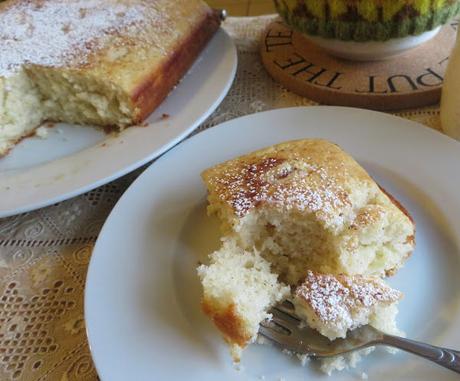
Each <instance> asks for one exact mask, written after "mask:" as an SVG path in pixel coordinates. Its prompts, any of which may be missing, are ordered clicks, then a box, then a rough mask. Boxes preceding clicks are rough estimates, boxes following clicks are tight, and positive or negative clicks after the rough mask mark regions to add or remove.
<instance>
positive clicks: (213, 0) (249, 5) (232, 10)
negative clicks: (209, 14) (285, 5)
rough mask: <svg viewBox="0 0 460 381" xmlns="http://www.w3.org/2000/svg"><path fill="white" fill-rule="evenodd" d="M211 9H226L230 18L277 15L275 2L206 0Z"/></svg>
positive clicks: (268, 0)
mask: <svg viewBox="0 0 460 381" xmlns="http://www.w3.org/2000/svg"><path fill="white" fill-rule="evenodd" d="M206 1H207V2H208V4H209V5H210V6H211V7H214V8H225V9H226V10H227V12H228V14H229V16H259V15H265V14H270V13H275V6H274V5H273V0H206Z"/></svg>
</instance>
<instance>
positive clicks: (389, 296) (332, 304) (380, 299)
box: [293, 271, 402, 340]
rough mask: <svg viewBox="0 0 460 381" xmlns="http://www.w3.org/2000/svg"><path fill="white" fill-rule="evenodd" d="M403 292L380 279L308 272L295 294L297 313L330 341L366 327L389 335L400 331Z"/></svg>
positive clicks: (294, 301)
mask: <svg viewBox="0 0 460 381" xmlns="http://www.w3.org/2000/svg"><path fill="white" fill-rule="evenodd" d="M401 298H402V293H401V292H400V291H397V290H395V289H393V288H391V287H390V286H388V285H386V284H385V283H384V281H383V280H381V279H380V278H377V277H364V276H361V275H354V276H345V275H336V276H334V275H331V274H318V273H313V272H312V271H308V274H307V277H306V279H305V281H304V282H303V283H302V284H301V285H300V286H299V287H297V289H296V290H295V292H294V298H293V303H294V306H295V311H296V314H297V315H298V316H299V317H301V318H302V319H303V320H304V321H306V322H307V324H308V325H309V326H310V327H311V328H314V329H316V330H318V331H319V332H320V333H321V334H322V335H324V336H326V337H327V338H329V339H330V340H335V339H336V338H345V337H346V335H347V332H348V331H351V330H353V329H355V328H358V327H360V326H362V325H366V324H370V325H372V326H373V327H375V328H377V329H379V330H381V331H383V332H385V333H388V334H400V333H401V332H400V331H399V330H398V329H397V328H396V322H395V317H396V314H397V312H398V309H397V303H398V302H399V300H400V299H401Z"/></svg>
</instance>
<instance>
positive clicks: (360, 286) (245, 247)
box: [198, 139, 415, 373]
mask: <svg viewBox="0 0 460 381" xmlns="http://www.w3.org/2000/svg"><path fill="white" fill-rule="evenodd" d="M202 178H203V180H204V182H205V184H206V186H207V189H208V201H209V206H208V213H209V214H214V215H216V216H217V217H218V218H219V219H220V222H221V228H222V234H223V236H224V237H225V238H224V244H223V247H222V249H221V250H220V251H218V252H215V253H213V254H211V264H210V265H209V266H202V267H200V268H199V269H198V271H199V274H200V277H201V280H202V283H203V288H204V297H203V301H204V305H205V306H207V307H205V312H207V313H208V315H210V316H211V318H213V320H214V322H215V324H216V326H217V327H218V328H219V329H220V330H221V332H222V333H223V335H224V337H225V338H226V340H227V341H228V342H229V343H230V345H231V346H233V347H235V346H236V347H237V348H238V350H239V352H238V356H239V355H240V354H241V350H242V349H243V348H244V347H245V345H247V344H248V343H250V342H253V341H254V339H255V337H256V334H257V330H258V326H259V324H260V322H261V321H262V320H263V319H267V318H269V314H268V311H269V308H270V307H271V306H273V305H274V304H276V303H277V302H278V301H280V300H282V299H284V298H286V296H289V298H290V299H291V300H292V301H293V303H294V305H295V308H296V313H297V314H298V315H299V317H301V318H302V320H303V321H305V322H306V323H307V324H308V325H309V326H311V327H312V328H314V329H316V330H318V331H319V332H320V333H321V334H322V335H324V336H326V337H328V338H329V339H330V340H334V339H336V338H339V337H346V335H347V332H349V331H350V330H353V329H355V328H357V327H359V326H361V325H365V324H370V325H372V326H374V327H375V328H377V329H380V330H382V331H384V332H387V333H393V334H395V333H396V334H398V333H400V331H399V330H398V329H397V327H396V320H395V317H396V314H397V311H398V310H397V303H398V302H399V300H400V299H401V297H402V294H401V293H400V292H399V291H397V290H394V289H392V288H391V287H389V286H388V285H387V284H386V283H385V282H384V281H383V280H382V279H381V278H383V277H385V276H388V275H391V274H393V273H394V272H396V271H397V270H398V269H399V268H400V267H401V266H402V265H403V264H404V262H405V261H406V259H407V258H408V257H409V255H410V254H411V252H412V250H413V248H414V244H415V241H414V234H415V227H414V224H413V222H412V220H411V217H410V216H409V214H408V213H407V211H406V210H405V209H404V208H403V207H402V206H401V205H400V204H399V203H398V202H397V201H396V200H395V199H393V198H392V197H391V196H390V195H388V194H387V193H385V192H384V191H383V190H382V189H381V188H380V187H379V186H378V185H377V184H376V183H375V181H374V180H373V179H372V178H371V177H370V176H369V175H368V174H367V172H366V171H365V170H364V169H363V168H362V167H361V166H360V165H359V164H358V163H357V162H356V161H355V160H354V159H353V158H352V157H351V156H350V155H348V154H347V153H345V152H344V151H343V150H342V149H341V148H340V147H338V146H337V145H335V144H333V143H331V142H328V141H325V140H321V139H305V140H298V141H290V142H286V143H281V144H278V145H274V146H271V147H268V148H265V149H261V150H258V151H255V152H252V153H249V154H247V155H244V156H241V157H237V158H235V159H233V160H229V161H227V162H224V163H221V164H218V165H216V166H214V167H212V168H209V169H207V170H205V171H204V172H203V173H202ZM210 306H212V308H211V307H210ZM229 308H230V309H231V311H232V313H234V316H233V317H232V319H233V321H237V322H238V324H236V325H235V324H233V323H232V324H231V325H229V324H228V320H229V319H227V318H226V319H225V320H226V322H227V323H226V324H225V326H224V324H222V323H221V322H218V321H216V320H219V318H217V319H216V316H220V312H219V311H224V312H223V314H224V315H225V314H228V311H229ZM211 310H212V312H211V313H209V311H211ZM229 326H230V327H231V330H228V327H229ZM235 327H236V328H235ZM229 331H232V332H237V334H230V333H229ZM371 350H372V349H366V350H364V351H360V352H359V353H353V354H350V355H347V356H340V357H336V358H334V359H328V360H325V361H324V362H322V364H321V369H322V370H323V371H324V372H326V373H330V372H332V371H333V370H341V369H345V368H347V367H349V366H351V367H354V366H355V365H356V363H357V362H358V361H359V359H360V358H361V356H362V355H365V354H367V353H369V352H370V351H371ZM303 360H304V361H303V362H305V359H303Z"/></svg>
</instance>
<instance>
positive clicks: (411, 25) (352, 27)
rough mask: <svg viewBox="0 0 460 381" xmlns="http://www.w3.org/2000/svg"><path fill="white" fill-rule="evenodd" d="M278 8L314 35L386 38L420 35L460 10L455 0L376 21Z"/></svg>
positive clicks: (291, 22) (292, 22) (288, 20)
mask: <svg viewBox="0 0 460 381" xmlns="http://www.w3.org/2000/svg"><path fill="white" fill-rule="evenodd" d="M278 12H279V13H280V15H281V16H282V17H283V19H284V20H285V21H286V23H287V24H288V25H291V26H292V27H293V28H295V29H297V30H298V31H300V32H302V33H306V34H309V35H312V36H321V37H326V38H334V39H338V40H344V41H358V42H363V41H386V40H389V39H390V38H399V37H407V36H409V35H418V34H421V33H423V32H426V31H429V30H432V29H434V28H436V27H438V26H440V25H443V24H446V23H447V22H449V21H450V20H451V19H452V18H454V17H455V16H456V15H458V14H459V13H460V3H459V2H456V3H455V4H453V5H452V6H450V7H445V8H442V9H440V10H438V11H431V12H430V13H428V14H426V15H423V16H417V17H412V18H407V19H405V20H402V21H401V20H399V21H388V22H375V23H370V22H366V21H361V20H359V21H353V22H350V21H339V20H328V21H322V20H318V19H314V18H307V17H301V16H297V15H293V14H292V13H291V12H289V11H287V10H286V9H285V8H283V7H278Z"/></svg>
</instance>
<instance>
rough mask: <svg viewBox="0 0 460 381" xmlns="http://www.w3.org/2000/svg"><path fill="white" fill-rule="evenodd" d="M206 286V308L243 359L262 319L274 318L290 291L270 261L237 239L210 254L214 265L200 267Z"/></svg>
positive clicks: (225, 243)
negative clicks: (277, 306)
mask: <svg viewBox="0 0 460 381" xmlns="http://www.w3.org/2000/svg"><path fill="white" fill-rule="evenodd" d="M198 274H199V276H200V279H201V283H202V285H203V290H204V292H203V300H202V307H203V310H204V311H205V313H206V314H207V315H208V316H209V317H210V318H211V319H212V321H213V322H214V324H215V325H216V326H217V328H218V329H219V330H220V331H221V333H222V334H223V336H224V338H225V340H226V341H227V342H228V344H229V345H230V347H231V352H232V356H233V359H234V360H235V361H239V359H240V356H241V350H242V349H243V348H244V347H246V346H247V345H248V344H249V343H251V342H254V341H255V339H256V338H257V332H258V331H259V324H260V322H261V321H263V320H265V319H267V318H270V314H269V313H268V312H267V311H268V309H270V308H271V307H272V306H274V305H275V304H276V303H278V302H280V301H281V300H283V299H285V298H286V297H287V296H288V295H289V294H290V288H289V287H287V286H286V285H284V284H283V283H280V282H278V275H277V274H275V273H272V272H271V270H270V263H269V262H267V261H266V260H265V259H264V258H262V257H261V256H260V255H259V253H258V252H257V251H245V250H244V249H242V248H241V247H239V246H237V245H236V244H235V241H233V240H226V241H224V243H223V246H222V248H221V249H220V250H218V251H215V252H214V253H212V254H211V255H210V264H209V265H207V266H206V265H201V266H199V267H198Z"/></svg>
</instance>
